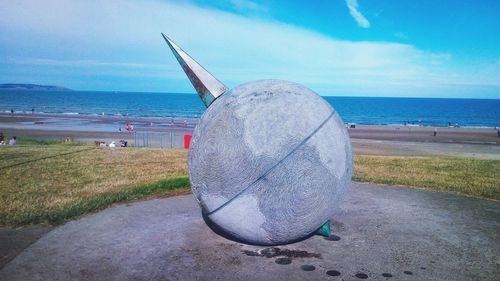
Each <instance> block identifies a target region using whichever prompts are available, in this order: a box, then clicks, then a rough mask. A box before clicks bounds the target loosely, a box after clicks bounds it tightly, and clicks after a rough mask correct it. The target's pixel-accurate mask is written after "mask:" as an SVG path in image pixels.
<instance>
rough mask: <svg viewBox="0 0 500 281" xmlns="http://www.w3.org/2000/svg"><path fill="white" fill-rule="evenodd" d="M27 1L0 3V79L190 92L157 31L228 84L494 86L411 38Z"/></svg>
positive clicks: (365, 91)
mask: <svg viewBox="0 0 500 281" xmlns="http://www.w3.org/2000/svg"><path fill="white" fill-rule="evenodd" d="M37 3H38V0H18V1H9V2H7V4H6V5H4V6H2V9H0V30H1V33H0V36H1V38H0V39H1V45H0V80H2V81H0V82H11V81H12V80H15V81H20V80H19V79H18V78H19V77H27V78H30V79H32V80H30V81H36V82H39V83H46V84H51V83H55V82H58V81H62V82H61V85H63V86H67V87H70V88H75V89H85V90H92V89H100V90H123V91H159V92H193V89H192V86H191V84H190V83H189V80H188V79H186V77H185V75H184V73H183V72H182V70H181V68H180V67H179V65H178V63H177V61H176V60H175V58H174V57H173V56H172V54H171V52H170V50H169V49H168V48H167V46H166V45H165V42H164V41H163V39H162V38H161V35H160V32H166V33H167V34H168V35H169V36H170V37H171V38H172V39H173V40H174V41H175V42H176V43H178V44H179V45H180V46H181V47H182V48H184V50H186V51H187V52H188V53H189V54H191V55H192V56H193V57H194V58H195V59H196V60H197V61H199V62H200V63H201V64H202V65H203V66H205V67H206V68H207V69H208V70H209V71H211V72H212V73H213V74H214V75H215V76H217V77H218V78H219V79H220V80H221V81H223V82H224V83H225V84H227V85H228V86H230V87H234V86H236V85H238V84H241V83H244V82H248V81H251V80H257V79H269V78H275V79H285V80H291V81H295V82H298V83H301V84H304V85H306V86H308V87H310V88H312V89H313V90H315V91H317V92H318V93H320V94H323V95H408V96H412V95H413V96H414V95H420V96H421V95H423V94H425V93H427V94H428V95H432V93H433V91H436V92H437V91H438V90H435V89H436V88H437V87H438V88H439V91H440V93H442V92H443V91H442V85H445V84H457V83H459V82H460V83H465V82H467V83H468V84H481V83H487V84H488V85H497V86H498V85H499V84H500V79H498V77H497V73H498V66H497V67H494V68H491V69H490V70H488V71H484V72H481V73H480V74H477V75H474V76H470V75H468V73H462V72H459V71H452V70H450V64H453V61H452V57H451V56H449V55H447V54H434V53H432V52H429V51H424V50H421V49H418V48H416V47H415V46H413V45H411V44H401V43H392V42H353V41H348V40H339V39H335V38H331V37H328V36H325V35H322V34H319V33H316V32H313V31H311V30H306V29H303V28H299V27H296V26H291V25H287V24H283V23H279V22H276V21H266V20H262V19H255V18H248V17H244V16H241V15H236V14H232V13H228V12H223V11H220V10H216V9H206V8H200V7H199V6H195V5H193V4H190V2H165V1H159V0H158V1H157V0H148V1H141V2H137V1H132V0H109V1H104V2H103V1H97V0H85V1H83V0H80V1H79V0H72V1H69V0H68V1H64V0H57V1H56V0H45V1H44V5H37ZM35 6H36V7H37V9H36V10H33V9H29V7H35ZM20 35H22V36H20ZM485 69H486V68H485ZM477 73H479V72H477ZM471 77H472V78H471ZM9 80H11V81H9ZM63 80H64V81H66V83H64V81H63ZM21 82H22V81H21Z"/></svg>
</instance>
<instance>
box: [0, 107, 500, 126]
mask: <svg viewBox="0 0 500 281" xmlns="http://www.w3.org/2000/svg"><path fill="white" fill-rule="evenodd" d="M10 118H12V119H16V118H27V119H28V120H30V119H46V118H47V119H49V118H59V119H82V120H96V121H100V122H111V121H124V120H126V121H129V122H137V123H149V122H153V123H154V122H163V123H165V122H167V121H170V120H172V121H174V122H179V121H184V120H186V121H187V122H188V123H190V124H197V123H198V120H199V119H200V118H201V116H199V117H192V116H191V117H187V116H170V117H161V116H126V115H119V114H104V115H103V114H86V113H76V112H74V113H73V112H67V113H45V112H35V113H31V112H27V111H23V112H21V111H16V112H14V114H11V113H9V112H6V111H5V112H0V125H1V124H2V123H4V122H5V121H4V120H9V119H10ZM344 123H345V124H346V126H349V125H351V124H354V125H355V126H356V127H359V126H383V127H405V128H432V129H434V128H438V129H447V128H448V129H487V130H497V129H500V127H498V126H495V127H492V126H483V125H459V124H457V123H454V124H452V125H448V126H436V125H425V123H420V124H419V123H418V121H415V122H408V123H407V124H405V123H406V122H404V123H373V124H371V123H361V122H344Z"/></svg>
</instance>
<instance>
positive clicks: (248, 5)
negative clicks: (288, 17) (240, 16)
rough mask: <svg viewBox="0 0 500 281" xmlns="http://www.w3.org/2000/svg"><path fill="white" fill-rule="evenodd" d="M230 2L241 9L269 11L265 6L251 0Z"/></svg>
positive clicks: (231, 0) (237, 8)
mask: <svg viewBox="0 0 500 281" xmlns="http://www.w3.org/2000/svg"><path fill="white" fill-rule="evenodd" d="M229 3H230V4H231V5H232V6H233V7H234V8H235V9H236V10H239V11H252V12H267V8H266V7H265V6H262V5H259V4H257V3H255V2H253V1H250V0H229Z"/></svg>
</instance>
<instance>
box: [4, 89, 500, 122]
mask: <svg viewBox="0 0 500 281" xmlns="http://www.w3.org/2000/svg"><path fill="white" fill-rule="evenodd" d="M324 98H325V99H326V100H327V101H328V102H329V103H330V104H331V105H332V106H333V107H334V108H335V109H336V110H337V111H338V112H339V113H340V115H341V117H342V119H343V120H344V122H346V123H357V124H370V125H401V124H405V123H406V124H415V125H422V126H442V127H445V126H449V125H450V124H452V125H458V126H461V127H500V100H499V99H496V100H494V99H442V98H384V97H330V96H328V97H324ZM11 109H13V110H14V111H15V112H18V113H19V112H26V113H31V110H32V109H34V110H35V113H60V114H74V115H77V114H82V115H102V114H104V115H107V116H128V117H148V118H150V117H179V118H199V117H201V115H202V114H203V112H204V110H205V107H204V105H203V103H202V102H201V101H200V99H199V97H198V96H197V95H196V94H174V93H127V92H91V91H68V92H66V91H65V92H56V91H54V92H51V91H25V90H24V91H22V90H17V91H12V90H2V91H0V112H10V111H11Z"/></svg>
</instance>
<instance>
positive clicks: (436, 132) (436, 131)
mask: <svg viewBox="0 0 500 281" xmlns="http://www.w3.org/2000/svg"><path fill="white" fill-rule="evenodd" d="M437 134H438V129H437V128H434V136H437Z"/></svg>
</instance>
